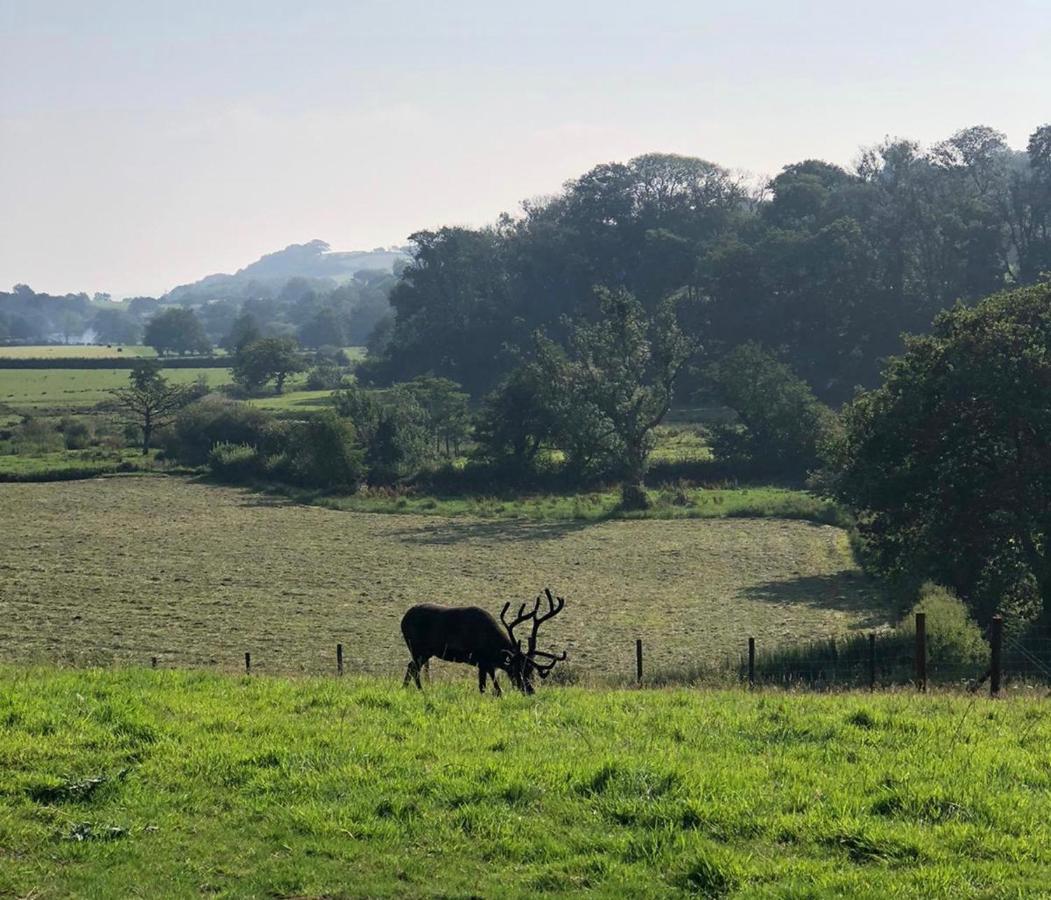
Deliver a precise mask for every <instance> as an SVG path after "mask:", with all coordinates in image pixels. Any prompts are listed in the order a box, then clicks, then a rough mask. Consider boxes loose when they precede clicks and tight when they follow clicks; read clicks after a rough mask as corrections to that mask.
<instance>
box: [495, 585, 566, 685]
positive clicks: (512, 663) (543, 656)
mask: <svg viewBox="0 0 1051 900" xmlns="http://www.w3.org/2000/svg"><path fill="white" fill-rule="evenodd" d="M544 594H545V595H546V596H547V609H546V610H544V611H543V612H541V606H542V603H543V599H544V598H543V597H537V598H536V603H534V604H533V608H532V610H530V611H528V612H527V611H526V604H525V603H523V604H522V606H521V607H520V608H519V610H518V615H517V616H515V618H514V621H512V622H508V621H507V612H508V610H509V609H510V608H511V604H510V603H505V604H504V608H503V611H502V612H501V613H500V620H501V621H502V622H503V623H504V627H505V628H506V629H507V636H508V637H509V638H510V639H511V645H512V648H513V649H511V650H508V651H507V656H506V661H505V662H506V664H505V665H504V669H505V671H506V672H507V674H508V676H509V677H510V679H511V681H512V683H513V684H514V686H515V687H517V688H518V689H519V690H520V691H522V692H523V693H525V694H532V693H533V690H534V689H533V675H534V674H535V675H539V676H540V677H541V678H547V676H548V675H550V674H551V670H552V669H553V668H554V667H555V663H558V662H561V661H562V660H564V659H565V658H566V654H565V653H564V652H563V653H561V654H556V653H547V652H545V651H543V650H537V649H536V636H537V632H538V631H539V630H540V625H541V623H543V622H546V621H547V620H548V619H552V618H554V617H555V616H557V615H558V614H559V613H560V612H561V611H562V607H563V606H565V605H566V601H565V600H564V599H562V598H561V597H553V596H552V595H551V591H550V590H548V589H547V588H544ZM527 622H528V623H529V634H528V636H527V637H526V642H525V646H523V645H522V639H521V638H520V637H519V636H517V635H516V634H515V629H516V628H518V627H519V626H523V625H525V623H527Z"/></svg>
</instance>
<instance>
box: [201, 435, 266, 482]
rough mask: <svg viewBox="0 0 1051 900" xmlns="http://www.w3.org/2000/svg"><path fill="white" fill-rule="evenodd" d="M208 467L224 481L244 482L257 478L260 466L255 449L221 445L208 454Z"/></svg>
mask: <svg viewBox="0 0 1051 900" xmlns="http://www.w3.org/2000/svg"><path fill="white" fill-rule="evenodd" d="M208 467H209V468H210V469H211V470H212V474H214V475H215V476H216V477H217V478H221V479H222V480H224V481H234V482H245V481H251V480H252V479H253V478H255V477H257V476H258V475H259V473H260V471H261V468H262V465H261V461H260V458H259V453H258V451H257V450H256V449H255V447H251V446H249V445H248V444H228V443H221V444H216V445H215V446H214V447H212V449H211V452H210V453H209V454H208Z"/></svg>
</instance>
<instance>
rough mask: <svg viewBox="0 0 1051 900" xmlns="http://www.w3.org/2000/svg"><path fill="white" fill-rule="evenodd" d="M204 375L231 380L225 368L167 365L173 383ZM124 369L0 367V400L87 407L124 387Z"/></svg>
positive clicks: (29, 407)
mask: <svg viewBox="0 0 1051 900" xmlns="http://www.w3.org/2000/svg"><path fill="white" fill-rule="evenodd" d="M199 375H204V377H205V378H207V379H208V383H209V384H210V385H212V386H217V385H220V384H224V383H226V382H228V381H229V380H230V371H229V370H228V369H166V370H165V371H164V377H165V378H167V379H168V380H169V381H171V382H172V383H173V384H191V383H192V382H194V381H196V380H197V377H198V376H199ZM127 384H128V370H127V369H59V368H55V369H0V404H5V405H7V406H9V407H10V408H12V409H14V410H18V411H23V410H24V411H36V412H40V411H44V410H48V409H56V410H66V409H86V408H87V407H91V406H94V405H95V404H97V403H101V402H102V401H103V400H109V399H110V396H109V391H111V390H112V389H113V388H119V387H126V386H127Z"/></svg>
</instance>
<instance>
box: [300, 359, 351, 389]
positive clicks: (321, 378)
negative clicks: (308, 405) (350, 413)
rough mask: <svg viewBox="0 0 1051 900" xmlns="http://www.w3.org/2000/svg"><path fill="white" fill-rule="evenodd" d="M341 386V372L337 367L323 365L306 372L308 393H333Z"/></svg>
mask: <svg viewBox="0 0 1051 900" xmlns="http://www.w3.org/2000/svg"><path fill="white" fill-rule="evenodd" d="M342 386H343V370H342V369H341V368H340V367H339V366H333V365H328V364H323V365H320V366H314V368H312V369H311V370H310V371H309V372H307V385H306V387H307V390H308V391H334V390H336V389H338V388H341V387H342Z"/></svg>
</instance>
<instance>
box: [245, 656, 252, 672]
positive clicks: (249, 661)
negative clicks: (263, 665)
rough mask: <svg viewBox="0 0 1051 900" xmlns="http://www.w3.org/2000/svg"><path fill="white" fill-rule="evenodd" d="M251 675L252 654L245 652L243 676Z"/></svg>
mask: <svg viewBox="0 0 1051 900" xmlns="http://www.w3.org/2000/svg"><path fill="white" fill-rule="evenodd" d="M251 674H252V654H251V653H249V652H248V651H247V650H246V651H245V675H251Z"/></svg>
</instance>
